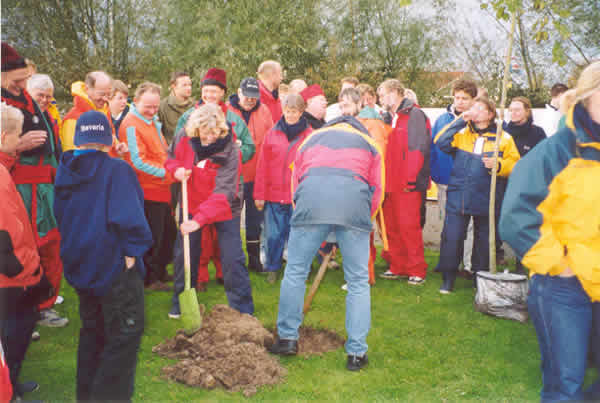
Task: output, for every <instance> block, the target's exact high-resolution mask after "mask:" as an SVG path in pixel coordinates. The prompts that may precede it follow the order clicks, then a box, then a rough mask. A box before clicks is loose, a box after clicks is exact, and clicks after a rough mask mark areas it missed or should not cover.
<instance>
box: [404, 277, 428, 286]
mask: <svg viewBox="0 0 600 403" xmlns="http://www.w3.org/2000/svg"><path fill="white" fill-rule="evenodd" d="M408 284H410V285H421V284H425V279H424V278H421V277H419V276H410V277H409V278H408Z"/></svg>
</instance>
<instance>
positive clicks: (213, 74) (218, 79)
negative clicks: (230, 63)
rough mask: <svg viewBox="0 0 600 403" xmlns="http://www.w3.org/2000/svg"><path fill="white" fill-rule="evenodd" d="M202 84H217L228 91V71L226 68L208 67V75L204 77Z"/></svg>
mask: <svg viewBox="0 0 600 403" xmlns="http://www.w3.org/2000/svg"><path fill="white" fill-rule="evenodd" d="M202 85H216V86H218V87H221V88H222V89H223V90H224V91H227V73H225V70H221V69H217V68H214V67H213V68H212V69H208V71H207V72H206V75H205V76H204V78H203V79H202Z"/></svg>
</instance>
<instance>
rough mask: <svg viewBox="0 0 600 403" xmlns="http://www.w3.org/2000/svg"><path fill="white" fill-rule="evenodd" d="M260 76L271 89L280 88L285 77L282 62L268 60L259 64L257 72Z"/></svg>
mask: <svg viewBox="0 0 600 403" xmlns="http://www.w3.org/2000/svg"><path fill="white" fill-rule="evenodd" d="M256 74H257V75H258V78H259V80H260V81H262V83H263V84H264V85H265V87H267V88H268V89H269V90H270V91H273V90H274V89H276V88H279V84H281V80H282V79H283V76H282V72H281V64H279V62H276V61H275V60H266V61H264V62H262V63H261V64H260V66H258V70H257V72H256Z"/></svg>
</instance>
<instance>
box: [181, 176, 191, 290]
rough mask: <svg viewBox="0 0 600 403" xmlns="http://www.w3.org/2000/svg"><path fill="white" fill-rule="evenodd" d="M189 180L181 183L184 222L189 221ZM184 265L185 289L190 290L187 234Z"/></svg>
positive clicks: (184, 241)
mask: <svg viewBox="0 0 600 403" xmlns="http://www.w3.org/2000/svg"><path fill="white" fill-rule="evenodd" d="M187 181H188V180H187V178H186V179H184V180H183V182H181V205H182V206H183V220H181V222H184V221H186V220H188V218H189V217H188V197H187ZM183 265H184V270H185V288H184V290H189V289H190V288H191V282H192V279H191V273H190V236H189V234H185V235H184V236H183Z"/></svg>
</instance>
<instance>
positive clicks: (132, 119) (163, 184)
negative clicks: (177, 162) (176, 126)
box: [119, 105, 174, 203]
mask: <svg viewBox="0 0 600 403" xmlns="http://www.w3.org/2000/svg"><path fill="white" fill-rule="evenodd" d="M119 140H120V141H122V142H124V143H127V146H128V148H129V152H128V153H126V154H125V155H124V159H125V161H127V162H128V163H129V165H131V167H132V168H133V170H134V171H135V173H136V174H137V177H138V180H139V182H140V186H141V187H142V190H143V191H144V200H150V201H155V202H162V203H167V202H169V201H170V200H171V186H170V185H171V184H172V183H173V182H174V179H173V177H172V176H171V174H170V173H169V172H167V170H166V169H165V168H164V165H165V162H166V161H167V147H168V145H167V141H166V140H165V138H164V137H163V135H162V132H161V123H160V122H159V121H158V118H157V117H156V116H154V118H153V119H152V120H148V119H146V118H145V117H143V116H142V115H141V114H140V113H139V112H138V110H137V109H136V108H135V106H134V105H132V106H131V110H130V112H129V113H128V114H127V115H126V116H125V118H124V119H123V122H121V126H120V127H119Z"/></svg>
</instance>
